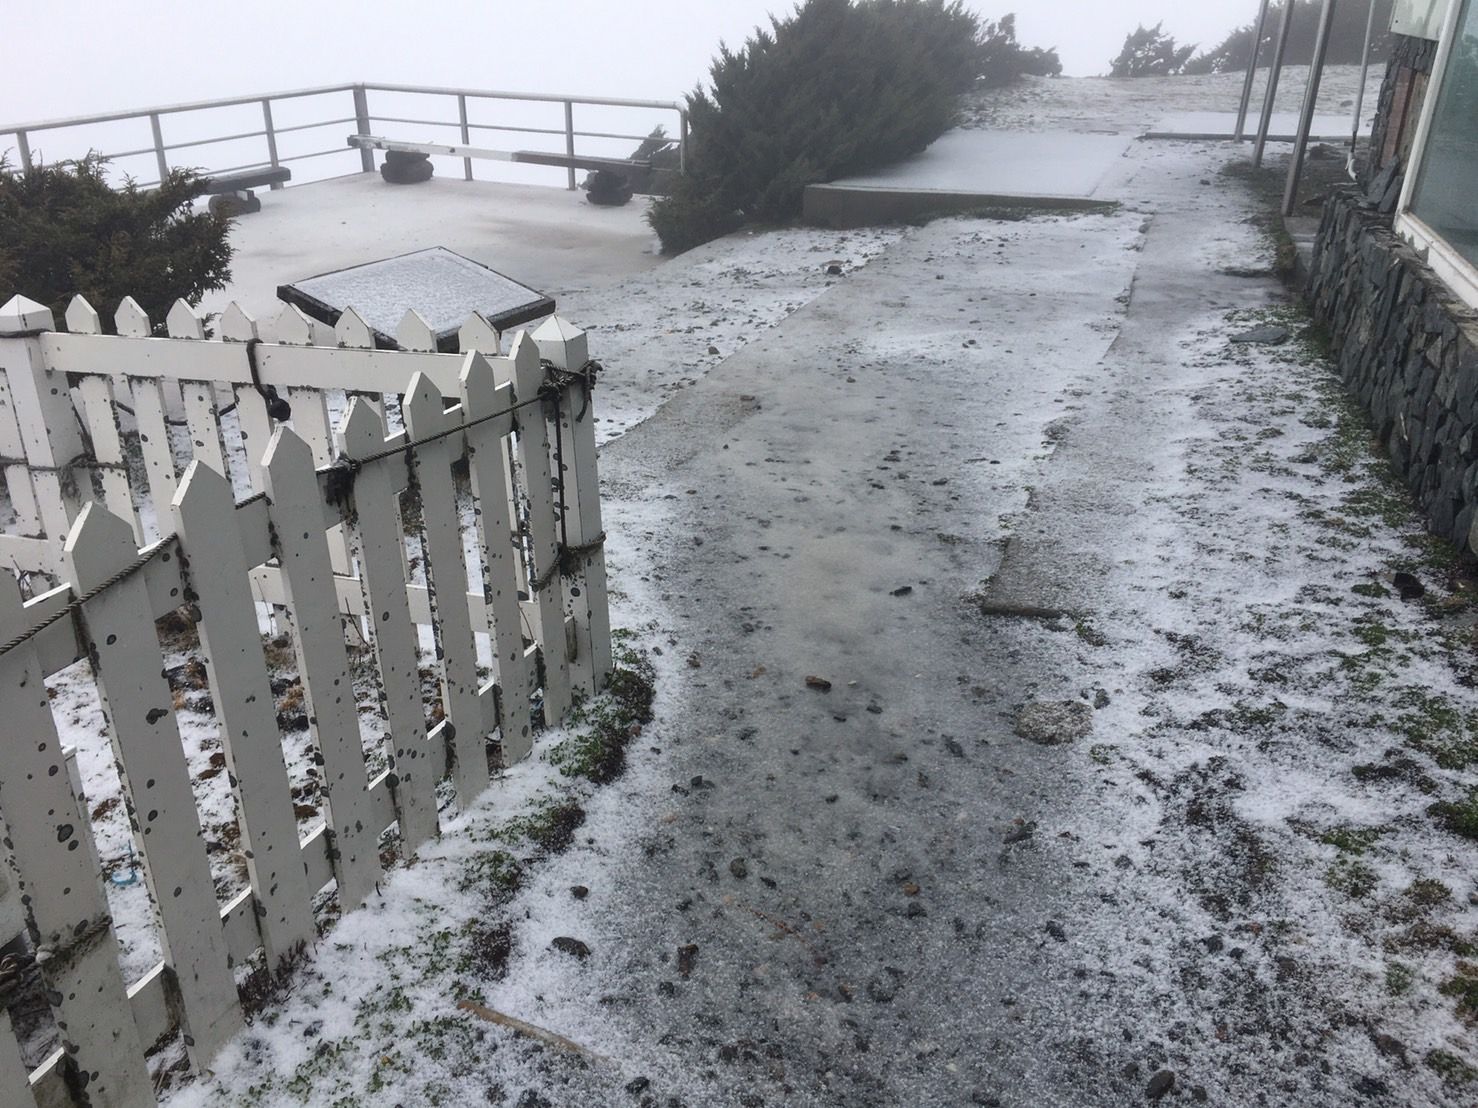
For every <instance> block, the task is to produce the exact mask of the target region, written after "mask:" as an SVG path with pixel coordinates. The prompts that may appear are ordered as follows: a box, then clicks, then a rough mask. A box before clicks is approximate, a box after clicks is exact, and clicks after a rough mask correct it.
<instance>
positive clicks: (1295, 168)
mask: <svg viewBox="0 0 1478 1108" xmlns="http://www.w3.org/2000/svg"><path fill="white" fill-rule="evenodd" d="M1335 4H1336V0H1324V10H1323V11H1322V12H1321V13H1320V15H1319V34H1318V37H1317V38H1316V39H1315V40H1314V59H1313V62H1312V64H1311V65H1310V67H1309V85H1308V88H1306V89H1305V90H1304V106H1303V111H1302V112H1300V113H1299V117H1298V135H1297V136H1296V137H1295V138H1294V140H1293V158H1292V160H1291V161H1290V162H1289V164H1288V185H1287V187H1286V188H1285V189H1284V190H1283V214H1284V215H1285V216H1288V215H1292V214H1293V209H1294V208H1295V207H1296V206H1297V205H1298V186H1299V183H1300V182H1301V181H1302V180H1303V175H1304V159H1305V158H1306V157H1307V156H1308V152H1309V135H1310V134H1311V133H1312V132H1313V130H1314V110H1315V109H1316V108H1318V106H1319V81H1320V79H1321V78H1323V76H1324V63H1325V61H1326V60H1327V59H1328V57H1329V38H1330V36H1331V35H1332V34H1333V33H1334V11H1335Z"/></svg>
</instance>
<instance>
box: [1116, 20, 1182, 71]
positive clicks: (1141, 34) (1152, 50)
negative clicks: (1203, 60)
mask: <svg viewBox="0 0 1478 1108" xmlns="http://www.w3.org/2000/svg"><path fill="white" fill-rule="evenodd" d="M1163 26H1164V24H1161V23H1156V24H1155V25H1154V26H1153V27H1144V26H1140V27H1136V28H1135V29H1134V30H1133V31H1131V32H1130V33H1129V35H1128V36H1127V37H1126V38H1125V39H1124V48H1123V49H1122V50H1120V51H1119V56H1118V57H1117V58H1115V59H1114V60H1113V61H1112V62H1110V63H1109V76H1110V77H1173V76H1174V75H1175V74H1177V73H1180V72H1181V71H1182V70H1184V69H1185V65H1186V62H1188V61H1190V58H1191V55H1192V54H1194V53H1195V52H1196V48H1195V46H1194V45H1192V46H1177V45H1176V43H1175V37H1174V36H1173V35H1167V34H1166V33H1165V32H1164V31H1163V30H1161V28H1162V27H1163Z"/></svg>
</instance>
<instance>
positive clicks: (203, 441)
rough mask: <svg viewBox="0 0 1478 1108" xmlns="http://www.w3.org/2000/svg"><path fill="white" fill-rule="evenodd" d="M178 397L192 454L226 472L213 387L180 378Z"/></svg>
mask: <svg viewBox="0 0 1478 1108" xmlns="http://www.w3.org/2000/svg"><path fill="white" fill-rule="evenodd" d="M202 326H203V324H202ZM180 396H181V398H182V399H183V400H184V403H185V420H186V421H187V422H188V423H189V428H190V448H191V450H192V451H193V452H194V454H195V457H197V458H199V459H200V460H201V461H203V462H205V464H206V465H208V466H210V468H211V469H213V470H215V471H216V472H217V473H219V474H222V475H226V474H227V473H228V470H227V469H226V451H225V448H224V447H223V446H222V445H221V421H220V419H219V417H217V415H216V410H217V405H216V398H215V390H213V389H212V388H211V387H210V384H209V383H208V382H206V381H182V382H180Z"/></svg>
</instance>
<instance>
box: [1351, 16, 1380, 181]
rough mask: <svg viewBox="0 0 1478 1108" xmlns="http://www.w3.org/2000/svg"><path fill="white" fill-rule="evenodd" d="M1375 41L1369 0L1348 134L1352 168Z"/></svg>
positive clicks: (1373, 21)
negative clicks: (1352, 116) (1368, 13)
mask: <svg viewBox="0 0 1478 1108" xmlns="http://www.w3.org/2000/svg"><path fill="white" fill-rule="evenodd" d="M1374 41H1375V0H1370V16H1369V18H1368V19H1367V20H1366V21H1365V52H1364V53H1363V54H1361V55H1360V91H1359V92H1357V93H1356V94H1355V118H1354V127H1353V130H1351V132H1350V164H1351V168H1353V166H1354V158H1355V147H1356V146H1357V145H1358V144H1359V142H1360V117H1361V116H1362V115H1364V114H1365V89H1366V86H1367V84H1368V83H1369V81H1370V47H1371V44H1372V43H1373V42H1374Z"/></svg>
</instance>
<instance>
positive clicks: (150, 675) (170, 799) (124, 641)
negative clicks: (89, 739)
mask: <svg viewBox="0 0 1478 1108" xmlns="http://www.w3.org/2000/svg"><path fill="white" fill-rule="evenodd" d="M137 557H138V548H137V547H136V546H135V545H134V537H133V530H132V528H130V527H129V526H128V524H127V523H125V522H124V521H123V520H121V519H119V518H118V517H117V516H115V515H111V514H110V513H108V512H107V511H106V510H105V509H104V508H103V507H102V506H101V505H99V504H89V505H88V506H87V507H86V508H84V509H83V510H82V517H81V518H80V519H78V521H77V525H76V527H74V528H73V530H72V534H71V536H70V537H69V538H68V540H67V576H68V577H69V578H70V580H71V582H72V584H73V585H74V586H75V587H76V588H77V589H78V590H80V591H81V592H83V593H86V592H88V591H90V590H91V589H92V588H94V586H97V585H101V584H102V583H103V582H105V581H107V580H108V579H109V578H110V577H112V576H113V574H115V573H117V572H118V571H119V570H120V569H122V568H123V567H125V566H127V565H128V564H129V563H130V562H132V561H133V560H134V559H135V558H137ZM161 557H169V554H168V552H165V554H164V555H162V556H161ZM151 608H152V605H151V603H150V600H149V592H148V585H147V584H145V582H144V581H143V580H142V579H141V578H139V577H130V578H128V579H127V580H125V581H121V582H119V583H118V584H117V585H115V586H113V587H111V588H109V589H107V590H106V591H104V592H102V593H101V594H99V595H98V596H97V597H95V598H94V599H93V600H91V601H90V602H89V603H87V604H85V605H83V607H82V615H81V623H82V627H83V630H84V632H85V635H86V638H85V640H84V641H83V642H82V643H81V644H80V645H81V646H82V648H83V650H84V652H85V653H87V654H88V655H90V656H91V659H92V671H93V674H94V678H95V680H96V681H97V686H98V692H99V696H100V699H101V701H102V707H103V715H104V718H105V719H106V720H107V723H108V737H109V739H110V740H111V741H112V744H113V752H114V756H115V759H116V761H117V764H118V766H119V767H120V769H119V774H118V776H119V780H120V782H121V784H122V786H123V791H124V795H125V796H126V798H127V800H128V804H129V807H130V808H131V809H132V811H133V813H134V817H135V820H136V822H137V825H138V827H137V830H136V831H135V837H136V838H137V839H138V840H139V841H138V844H137V848H138V849H139V850H140V852H146V853H147V855H148V857H149V861H150V864H149V865H148V867H147V868H146V871H145V876H146V877H147V879H148V881H149V885H150V889H151V891H152V893H153V899H154V903H155V904H156V905H157V906H158V911H159V916H160V922H161V923H162V925H163V931H164V935H163V947H164V951H165V958H166V960H167V961H168V962H169V963H170V964H171V965H173V966H174V967H175V970H176V972H177V974H178V977H179V987H180V998H181V1008H182V1012H181V1022H182V1023H183V1025H184V1027H185V1029H186V1032H187V1033H188V1034H189V1035H190V1037H191V1039H192V1040H193V1043H194V1046H193V1049H194V1051H196V1052H198V1054H197V1058H199V1059H208V1058H210V1057H211V1056H212V1055H213V1054H214V1053H215V1051H216V1050H217V1049H218V1048H219V1047H220V1046H221V1045H222V1044H223V1043H224V1042H225V1041H226V1039H228V1038H229V1037H230V1036H231V1035H232V1034H233V1033H234V1032H235V1031H236V1030H237V1029H238V1028H239V1027H240V1026H241V1012H240V1006H239V1005H238V1004H237V1003H236V986H235V983H234V982H233V981H232V979H231V969H230V965H229V961H228V958H227V955H226V944H225V940H224V938H223V937H222V936H221V935H219V934H217V933H216V932H214V931H213V930H211V929H209V928H202V927H201V926H200V921H201V920H202V919H208V918H210V915H211V913H212V912H213V911H216V908H215V888H214V885H213V884H212V881H211V875H210V863H209V861H208V860H207V859H206V856H205V841H204V838H203V836H202V835H201V832H200V816H199V813H198V812H197V811H196V808H195V797H194V795H193V793H192V792H191V789H190V768H189V766H188V765H187V764H186V762H185V753H184V748H183V746H182V744H181V742H180V731H179V726H178V724H177V722H176V719H175V714H174V712H172V711H170V704H171V694H170V689H169V685H168V684H166V682H165V679H164V675H163V673H162V672H161V670H160V664H159V659H158V655H157V653H155V652H152V651H148V650H145V649H142V644H145V643H147V642H149V641H150V639H151V638H153V637H154V635H155V632H154V613H153V611H152V610H151ZM0 803H4V799H3V798H0Z"/></svg>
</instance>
